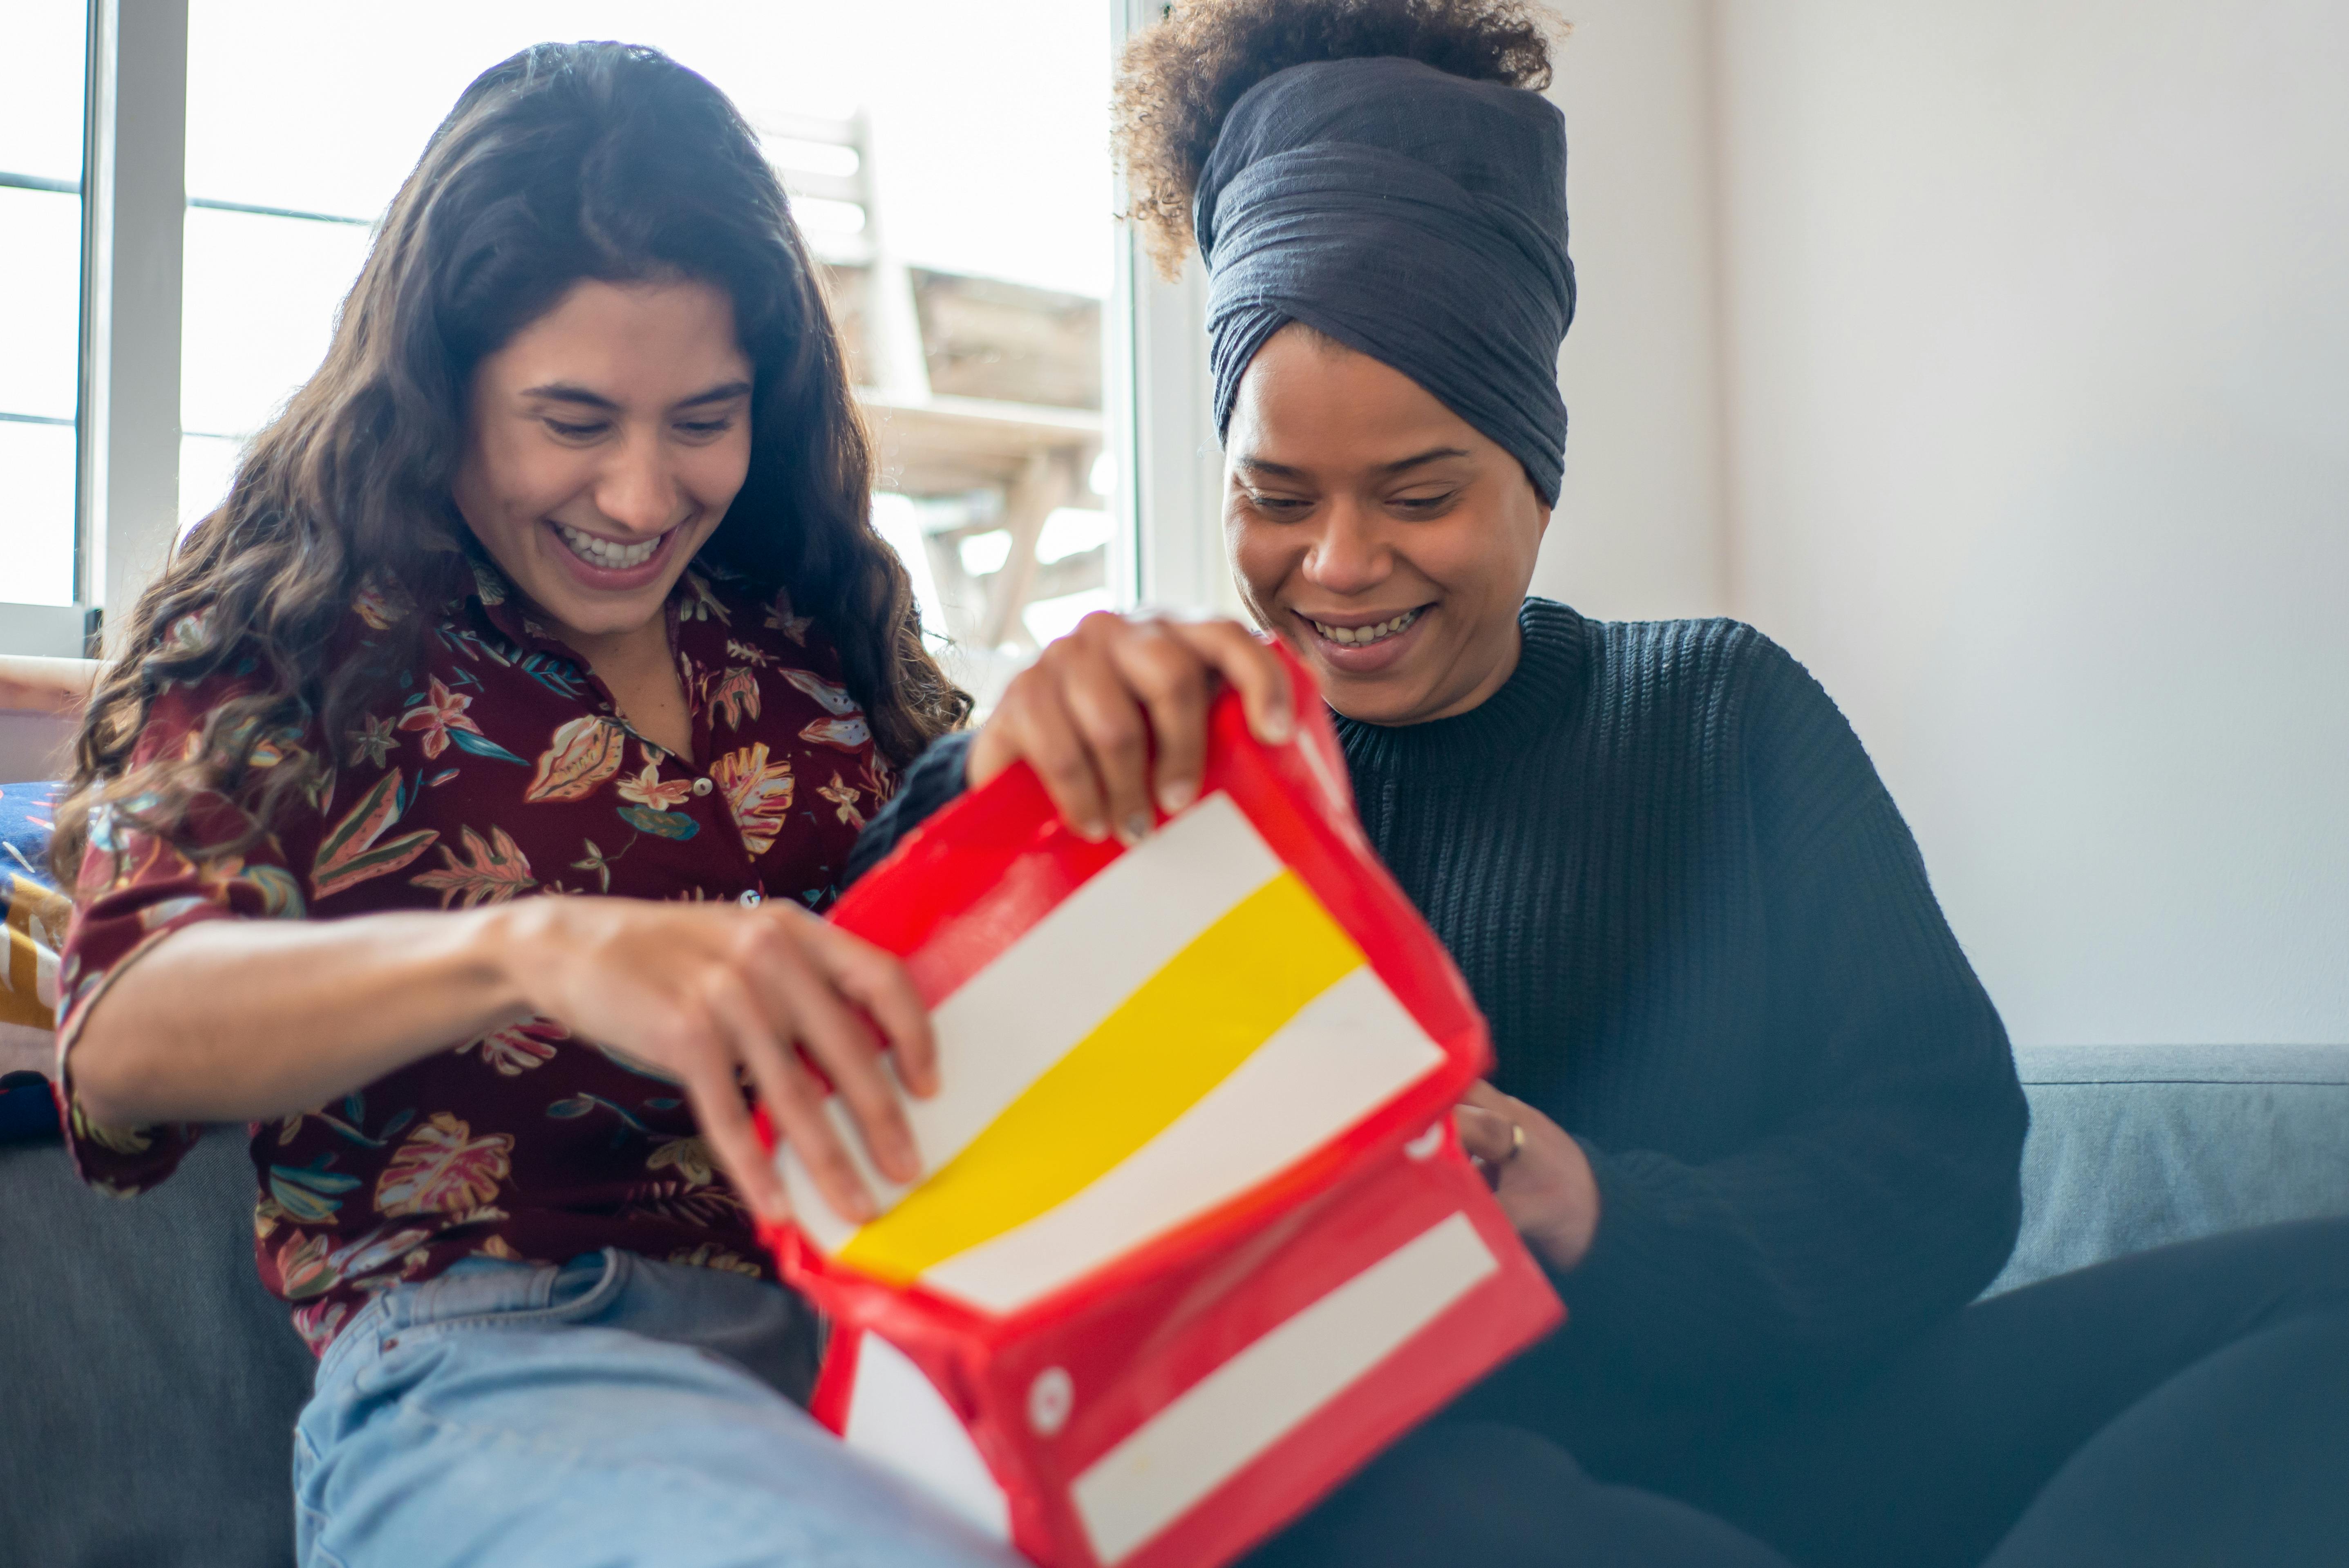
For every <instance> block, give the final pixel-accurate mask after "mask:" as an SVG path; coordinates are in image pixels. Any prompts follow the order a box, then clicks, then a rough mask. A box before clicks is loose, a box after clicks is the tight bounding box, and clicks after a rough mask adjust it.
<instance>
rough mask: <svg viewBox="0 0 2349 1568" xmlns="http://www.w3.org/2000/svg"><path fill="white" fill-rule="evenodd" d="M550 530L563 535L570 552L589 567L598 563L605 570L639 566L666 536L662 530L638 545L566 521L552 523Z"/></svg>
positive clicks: (623, 570)
mask: <svg viewBox="0 0 2349 1568" xmlns="http://www.w3.org/2000/svg"><path fill="white" fill-rule="evenodd" d="M554 531H555V532H557V533H559V534H561V535H562V536H563V542H564V543H565V544H567V545H569V546H570V547H571V553H572V554H574V555H576V556H577V557H579V559H580V560H582V561H585V562H587V564H589V565H590V566H601V567H603V568H604V569H605V571H607V572H626V570H627V569H628V568H629V567H631V566H642V565H643V564H644V563H645V562H647V561H650V560H651V559H652V558H653V552H655V551H657V550H658V549H659V548H660V547H661V541H662V540H664V539H667V537H668V535H667V534H666V533H664V534H660V535H658V536H657V537H655V538H652V539H647V540H646V541H645V542H643V543H641V544H615V543H613V542H611V541H610V540H608V539H598V538H596V537H595V535H594V534H592V533H588V532H585V531H582V530H580V529H576V528H574V527H572V526H571V525H570V524H569V523H567V522H558V523H556V524H555V525H554Z"/></svg>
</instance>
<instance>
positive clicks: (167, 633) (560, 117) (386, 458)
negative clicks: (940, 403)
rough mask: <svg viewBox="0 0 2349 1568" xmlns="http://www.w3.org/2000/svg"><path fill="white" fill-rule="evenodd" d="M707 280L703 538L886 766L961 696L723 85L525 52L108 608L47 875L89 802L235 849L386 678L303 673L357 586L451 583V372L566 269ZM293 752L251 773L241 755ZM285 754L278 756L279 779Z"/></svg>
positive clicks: (460, 109)
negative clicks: (734, 460)
mask: <svg viewBox="0 0 2349 1568" xmlns="http://www.w3.org/2000/svg"><path fill="white" fill-rule="evenodd" d="M670 278H687V279H692V280H694V281H698V282H705V283H709V284H714V285H716V286H717V287H719V288H720V289H723V290H724V291H725V292H726V294H728V296H729V297H730V299H731V300H732V302H733V305H734V319H735V328H736V331H737V333H738V334H739V335H740V339H741V343H742V347H743V350H744V352H745V353H746V354H748V356H750V360H751V363H752V365H753V366H754V367H755V368H754V371H753V376H754V380H753V384H752V387H753V390H752V395H751V413H750V427H751V441H750V473H749V476H748V478H747V479H746V480H745V481H744V483H743V486H742V489H741V490H740V493H739V494H738V495H737V496H736V497H735V500H734V503H733V505H732V506H731V507H730V508H729V509H728V511H727V513H726V516H725V519H724V520H723V521H721V522H720V523H719V527H718V529H717V531H716V532H715V533H713V534H712V535H711V536H710V539H709V543H708V544H707V545H706V546H705V547H704V554H705V555H706V556H707V557H708V558H709V559H710V560H712V561H714V562H719V563H721V564H724V565H727V566H730V567H732V568H734V569H735V570H737V571H739V572H740V573H744V574H745V575H746V576H748V577H750V579H751V580H752V581H753V582H754V583H759V584H761V585H762V586H763V587H764V588H766V589H768V590H770V591H771V590H773V589H778V588H781V589H784V590H787V591H788V592H789V593H790V594H791V596H792V603H793V604H794V605H795V606H796V607H797V608H798V609H799V611H800V612H801V613H802V614H809V615H812V616H813V617H815V619H816V621H817V622H818V624H821V625H822V626H823V629H824V631H825V632H826V633H827V634H829V635H830V636H831V638H832V641H833V645H835V647H836V648H837V649H838V650H839V654H840V661H841V667H842V673H843V675H844V676H846V678H847V683H848V686H849V689H850V690H851V691H852V692H854V694H855V696H856V697H857V700H858V701H859V702H861V703H862V704H863V705H864V710H865V713H866V715H867V716H868V717H870V719H871V721H872V725H873V734H874V741H875V744H876V746H877V748H878V749H879V750H880V752H881V754H882V755H883V756H884V757H885V758H887V759H888V760H890V761H891V762H894V763H897V764H900V765H902V764H904V763H906V762H909V761H911V760H912V759H913V758H914V757H915V756H916V755H917V754H918V753H919V752H920V751H921V749H922V748H923V747H924V746H926V744H927V743H928V742H929V741H930V740H931V739H932V738H935V737H936V736H938V735H940V734H942V733H944V732H945V731H947V730H948V729H952V728H954V727H957V726H958V725H960V724H961V723H962V722H964V720H965V719H966V718H968V716H969V713H970V706H971V705H970V699H969V698H968V696H965V695H964V694H963V693H961V692H960V691H957V690H956V689H955V687H954V686H952V685H951V684H950V683H949V682H948V681H947V678H946V676H945V675H944V674H943V673H942V672H941V671H940V670H939V668H938V666H937V665H936V663H935V662H934V661H933V660H932V659H931V657H930V655H929V654H928V652H927V650H926V649H925V648H924V646H923V644H922V636H921V623H920V617H919V615H918V614H917V612H916V608H915V605H914V599H913V593H912V591H911V588H910V585H909V583H908V580H907V578H906V574H905V568H904V566H903V565H902V564H901V563H900V562H898V560H897V557H896V555H895V552H892V551H891V550H890V548H889V547H888V545H887V544H886V543H885V542H884V541H883V540H882V538H881V536H880V534H879V533H878V532H877V531H875V530H874V526H873V521H872V495H871V490H872V484H871V478H872V456H871V449H870V447H869V445H868V443H867V439H866V436H865V432H864V427H863V425H862V424H861V423H860V421H859V418H858V415H857V410H856V406H855V402H854V398H853V397H852V395H851V392H850V388H849V380H848V370H847V363H846V357H845V356H844V354H843V350H842V347H841V344H840V339H839V335H838V333H837V332H836V331H835V330H834V327H833V320H832V315H831V312H830V310H829V308H828V307H827V305H826V304H825V300H824V294H823V283H822V280H821V278H820V276H819V274H818V273H817V270H816V267H815V265H814V263H812V261H811V259H810V258H809V256H808V253H807V249H806V246H805V244H804V243H803V242H802V239H801V237H800V232H799V229H798V227H797V225H796V224H795V223H794V222H792V214H791V211H790V207H789V203H788V201H787V200H786V198H785V196H784V193H783V189H782V186H781V184H780V183H779V182H778V181H777V180H776V177H775V173H774V170H773V169H772V168H771V167H770V166H769V164H768V163H767V160H766V159H765V158H764V157H763V156H762V155H761V152H760V150H759V143H758V139H757V137H756V135H755V134H754V133H753V132H752V131H751V129H750V126H749V125H748V124H747V123H746V122H745V121H744V120H743V119H742V117H741V116H740V114H739V113H738V112H737V111H736V110H735V108H734V106H733V104H732V103H730V102H729V101H728V99H727V98H726V96H725V95H724V94H723V93H721V92H719V90H718V89H717V88H714V87H712V86H711V85H710V84H709V82H708V81H706V80H705V79H703V78H702V77H698V76H697V75H695V74H694V73H693V72H691V71H689V70H687V69H686V68H685V67H682V66H679V65H678V64H676V63H675V62H674V61H672V60H670V59H669V58H668V57H667V56H665V55H663V54H661V53H659V52H658V51H657V50H654V49H648V48H643V47H639V46H633V45H626V44H613V43H583V44H540V45H537V46H533V47H531V48H528V49H525V50H523V51H522V52H521V53H520V54H518V55H515V56H513V57H512V58H510V59H508V60H505V61H503V62H502V63H501V64H499V65H497V66H493V67H491V68H490V69H489V70H487V71H485V72H483V73H482V74H481V77H479V78H478V79H476V80H475V81H474V82H473V84H472V85H471V87H469V88H466V89H465V92H464V94H463V96H462V97H460V98H459V99H458V100H457V105H456V107H455V108H453V109H451V110H450V114H449V118H448V119H445V120H443V121H442V122H441V124H440V129H437V130H435V131H434V132H433V133H432V139H431V140H430V141H429V143H428V144H427V145H426V147H425V150H424V156H423V158H422V159H421V160H420V161H419V162H418V164H417V166H416V169H415V170H414V172H412V173H411V174H409V177H408V181H407V182H406V183H405V184H404V185H403V186H401V188H400V191H399V194H398V196H397V197H395V198H394V199H393V201H392V203H391V207H390V210H389V211H388V212H387V213H386V214H385V216H384V219H383V222H382V224H381V226H380V228H379V229H378V232H377V234H376V238H375V242H374V245H373V247H372V249H371V250H370V251H369V253H368V255H367V263H366V265H365V266H364V267H363V268H362V269H361V270H360V273H359V276H358V281H357V283H356V284H353V285H352V287H351V292H350V295H349V297H348V298H347V299H346V300H345V301H344V302H343V305H342V309H341V311H340V313H339V314H338V315H337V317H336V324H335V335H334V340H333V343H332V345H331V346H329V347H328V349H327V351H326V361H325V363H324V364H323V365H321V366H319V368H318V371H317V373H316V375H315V376H313V377H311V378H310V380H309V382H308V383H307V384H306V385H305V386H304V387H302V388H301V389H300V390H299V391H297V392H295V394H294V395H293V397H292V398H291V399H290V400H289V401H288V402H287V404H286V406H285V409H284V411H283V412H282V413H280V414H279V415H278V416H277V418H275V420H274V421H273V422H272V423H271V424H270V426H269V427H268V428H266V429H264V430H263V431H262V432H261V434H260V435H259V436H257V437H255V438H254V441H253V444H252V446H251V448H250V449H248V450H247V451H246V452H245V454H244V456H243V459H242V460H241V461H240V462H239V463H238V465H237V470H236V477H235V480H234V481H233V484H232V485H231V487H230V490H229V496H228V500H226V502H224V503H223V504H222V506H221V507H220V509H219V510H218V511H214V512H212V514H211V515H210V516H209V517H207V518H205V519H204V520H203V521H202V522H201V523H199V524H198V525H197V526H196V528H195V529H194V530H193V531H191V533H190V534H189V535H188V538H187V540H186V542H184V543H183V544H181V547H180V549H179V551H178V552H176V554H175V555H174V556H173V558H172V560H171V563H170V565H169V566H168V567H167V568H166V569H165V570H164V572H163V573H162V575H161V576H160V579H159V580H158V581H157V582H156V583H154V584H153V585H152V586H151V587H150V588H149V589H148V590H147V591H146V593H143V594H141V595H140V599H139V603H138V605H137V607H136V608H135V609H134V610H132V611H131V612H130V613H129V614H127V615H126V616H125V617H124V622H125V625H124V627H123V634H122V637H121V641H120V643H119V649H118V652H117V654H116V655H115V657H114V658H113V660H112V661H111V662H110V663H109V665H107V667H106V668H105V669H104V670H103V671H102V672H101V673H100V675H99V677H98V685H97V688H96V690H95V692H94V693H93V694H92V697H91V700H90V703H89V706H88V710H87V712H86V713H85V715H84V717H83V720H82V727H81V734H80V737H79V740H78V746H77V748H76V751H75V756H74V765H73V769H72V778H71V780H70V783H69V786H68V788H69V793H68V794H67V798H66V799H64V800H63V801H62V802H60V809H59V810H58V812H57V835H56V839H55V841H54V844H53V846H52V855H51V859H52V863H53V864H54V866H55V867H56V869H57V872H58V873H59V875H60V876H62V877H64V878H66V879H67V882H66V885H67V886H68V887H69V886H71V885H72V878H73V877H74V875H75V872H76V871H77V870H78V864H79V861H80V858H81V851H82V848H83V845H84V843H85V842H86V841H87V838H88V831H89V822H90V815H91V812H92V810H94V809H96V808H98V807H101V806H104V807H107V808H109V810H112V811H113V812H114V813H115V814H116V815H117V816H118V817H119V818H120V819H122V820H125V821H127V822H128V823H129V824H131V825H135V826H138V827H140V828H142V829H145V830H149V831H152V832H156V833H159V834H160V835H162V836H163V837H164V838H165V839H166V840H167V841H174V842H177V841H178V840H179V839H180V838H181V830H182V827H183V822H184V818H185V815H186V812H187V810H188V808H189V806H190V805H191V802H192V801H193V800H194V799H196V797H198V796H200V795H203V794H206V793H208V792H214V791H216V792H218V793H219V794H220V795H222V796H223V797H225V798H226V799H229V800H232V801H233V802H235V803H236V804H237V805H238V806H240V807H241V808H243V810H244V811H245V812H246V814H247V817H248V821H249V829H248V831H247V833H246V836H245V837H244V838H243V841H241V842H238V843H233V844H226V845H220V844H215V845H210V846H196V845H190V844H181V848H182V849H183V850H184V851H187V852H189V853H191V854H194V855H197V856H198V857H199V858H203V857H208V856H213V855H227V854H235V853H242V852H243V849H244V848H245V847H246V846H247V845H250V844H251V843H252V842H254V841H256V840H258V839H259V837H260V836H261V835H262V834H264V833H265V832H267V831H269V830H271V829H272V827H273V826H274V822H275V820H276V818H277V816H278V813H279V812H280V811H281V810H284V809H285V807H286V806H287V805H288V804H290V803H291V802H292V801H293V800H294V799H295V793H296V791H297V790H306V789H315V788H316V787H318V786H319V785H321V784H323V783H324V781H325V779H326V775H327V774H328V772H329V771H330V770H331V769H332V767H333V759H334V757H335V755H336V752H337V751H338V750H339V749H340V742H339V737H340V736H342V735H343V733H344V732H345V730H346V729H347V727H349V724H350V722H351V717H352V715H354V714H355V713H357V712H358V711H360V709H361V708H362V707H363V706H364V704H365V703H366V701H367V698H368V697H369V696H370V695H371V694H372V692H373V690H374V689H375V687H376V686H378V685H379V684H380V682H381V680H382V679H383V677H384V675H385V674H386V667H384V666H376V665H361V664H359V663H357V662H356V661H352V660H347V659H346V660H341V661H336V660H335V659H333V658H331V657H330V656H329V650H330V648H331V647H332V646H333V645H334V640H335V637H336V633H337V629H338V628H339V626H340V625H341V624H342V623H343V620H344V617H345V615H346V614H347V612H348V610H349V608H350V605H351V603H352V598H353V595H354V594H355V593H357V591H358V590H359V588H360V587H361V585H362V584H363V583H373V584H375V585H376V586H378V588H380V589H384V590H398V591H402V592H401V593H398V595H396V596H397V597H401V598H404V599H405V600H406V601H407V602H408V603H412V604H414V605H415V606H416V610H415V611H414V613H413V614H409V615H408V616H407V618H406V624H402V625H399V626H397V627H395V628H394V631H395V633H396V634H397V635H398V637H400V638H403V639H405V643H404V645H405V646H406V647H408V648H409V650H411V651H413V650H416V649H419V648H420V647H421V645H422V643H423V640H424V638H425V637H426V636H427V635H428V634H429V620H428V619H427V617H429V616H430V615H431V614H436V613H437V610H438V606H439V604H440V603H441V601H442V599H443V597H444V596H445V595H446V594H447V593H449V592H450V590H451V589H452V588H453V587H455V586H456V585H458V584H460V583H463V582H466V581H469V579H468V578H467V576H466V573H465V571H464V564H463V557H462V556H461V555H460V554H459V553H457V552H456V550H455V549H454V545H455V543H456V542H459V541H460V540H461V538H462V535H463V532H464V524H463V522H462V521H461V520H460V519H459V518H458V516H457V514H456V511H455V506H454V502H453V501H452V500H451V499H450V482H451V480H452V479H453V478H454V476H455V473H456V470H457V465H458V461H459V459H460V456H461V453H462V448H463V435H462V425H463V409H464V402H465V397H466V391H467V388H468V387H469V386H470V385H471V378H472V374H473V370H474V368H475V367H476V366H478V365H480V363H481V360H482V359H483V358H484V357H485V356H488V355H490V354H492V353H494V352H495V351H496V350H497V349H498V348H499V347H500V346H502V345H503V344H504V343H505V342H506V341H507V340H508V339H510V338H511V337H512V335H514V334H515V333H516V332H518V331H520V330H521V329H522V328H523V327H524V326H526V325H529V324H530V323H531V322H532V321H533V320H534V319H536V318H537V317H538V316H539V315H543V314H544V313H545V312H546V311H547V310H549V309H551V308H553V307H554V305H555V304H557V303H558V302H560V301H561V299H562V298H563V296H564V294H566V293H567V292H568V291H569V290H570V288H571V287H572V286H573V285H574V284H577V283H579V282H581V281H582V280H585V279H599V280H603V281H605V282H610V283H633V282H639V281H657V280H666V279H670ZM223 670H227V671H234V672H236V673H237V674H239V675H240V676H242V677H243V679H242V681H241V687H242V689H241V690H240V691H239V692H238V693H237V694H235V695H233V696H230V697H229V698H227V699H226V700H225V701H222V703H220V704H219V705H218V706H217V707H214V708H213V709H212V711H210V712H209V713H207V714H206V715H205V716H204V720H203V723H202V727H201V730H200V732H199V734H198V735H197V736H196V737H195V738H193V744H192V746H191V748H190V749H189V751H188V752H187V753H186V754H184V755H174V756H170V757H159V758H154V759H152V760H151V761H147V762H144V763H140V764H139V765H137V766H134V765H133V758H134V753H135V750H136V748H137V745H138V742H139V738H140V731H141V730H142V729H143V728H144V727H145V726H146V723H147V719H148V715H149V712H150V709H151V707H152V706H153V703H154V700H155V697H156V695H157V694H158V692H159V691H160V689H161V688H162V687H163V686H165V685H166V684H168V683H171V682H182V681H183V682H194V681H198V680H202V678H204V677H205V676H210V675H212V674H214V673H216V672H219V671H223ZM305 734H306V735H308V736H309V737H310V738H311V741H312V743H313V745H314V746H315V749H309V748H304V749H302V750H300V751H299V752H298V754H297V755H296V756H295V757H293V758H287V759H286V760H285V762H280V763H279V765H277V766H270V767H260V766H256V765H255V757H256V753H257V750H258V749H259V748H261V747H262V746H263V744H264V742H270V743H282V742H284V741H285V740H289V739H291V738H294V737H296V736H303V735H305ZM287 762H290V763H291V764H292V765H286V763H287Z"/></svg>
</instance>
